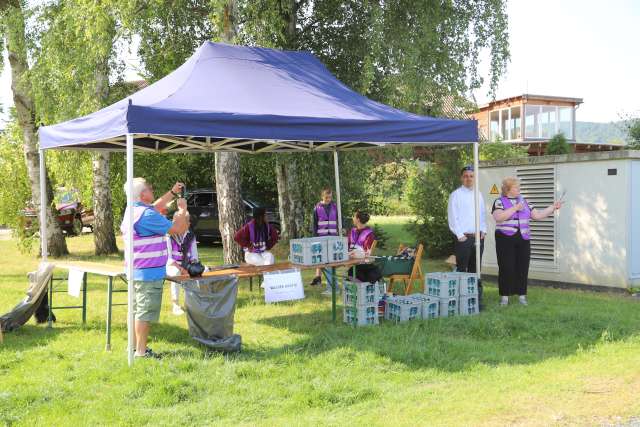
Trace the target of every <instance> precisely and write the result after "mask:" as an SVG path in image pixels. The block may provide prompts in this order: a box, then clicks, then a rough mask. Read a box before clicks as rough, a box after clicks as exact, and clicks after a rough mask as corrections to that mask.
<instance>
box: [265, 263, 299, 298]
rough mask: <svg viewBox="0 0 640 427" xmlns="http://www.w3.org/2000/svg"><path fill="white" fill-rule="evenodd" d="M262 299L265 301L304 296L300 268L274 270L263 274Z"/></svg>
mask: <svg viewBox="0 0 640 427" xmlns="http://www.w3.org/2000/svg"><path fill="white" fill-rule="evenodd" d="M263 277H264V282H263V283H262V287H263V288H264V301H265V302H267V303H271V302H280V301H293V300H299V299H303V298H304V286H303V285H302V274H301V273H300V270H285V271H274V272H273V273H265V274H264V275H263Z"/></svg>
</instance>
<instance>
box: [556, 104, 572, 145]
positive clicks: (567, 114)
mask: <svg viewBox="0 0 640 427" xmlns="http://www.w3.org/2000/svg"><path fill="white" fill-rule="evenodd" d="M572 116H573V108H571V107H558V133H560V132H562V133H563V134H564V136H565V137H566V138H567V139H573V118H572Z"/></svg>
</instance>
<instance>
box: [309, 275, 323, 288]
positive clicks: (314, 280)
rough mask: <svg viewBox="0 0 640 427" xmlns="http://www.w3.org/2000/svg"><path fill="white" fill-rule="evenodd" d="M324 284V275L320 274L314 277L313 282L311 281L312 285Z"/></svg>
mask: <svg viewBox="0 0 640 427" xmlns="http://www.w3.org/2000/svg"><path fill="white" fill-rule="evenodd" d="M321 284H322V277H320V276H316V277H314V278H313V280H312V281H311V283H309V285H310V286H318V285H321Z"/></svg>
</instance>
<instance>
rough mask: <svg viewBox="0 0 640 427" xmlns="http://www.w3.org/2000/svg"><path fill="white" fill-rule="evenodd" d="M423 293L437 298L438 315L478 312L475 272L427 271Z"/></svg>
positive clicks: (464, 314)
mask: <svg viewBox="0 0 640 427" xmlns="http://www.w3.org/2000/svg"><path fill="white" fill-rule="evenodd" d="M425 294H426V295H427V296H428V297H429V298H433V299H435V298H437V299H438V302H439V306H440V307H439V314H440V317H451V316H457V315H462V316H469V315H472V314H478V313H479V309H480V301H479V297H478V278H477V277H476V275H475V273H429V274H427V277H426V279H425Z"/></svg>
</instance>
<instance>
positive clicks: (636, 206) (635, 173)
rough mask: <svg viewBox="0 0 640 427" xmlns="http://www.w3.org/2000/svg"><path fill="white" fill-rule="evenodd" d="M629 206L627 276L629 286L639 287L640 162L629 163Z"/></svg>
mask: <svg viewBox="0 0 640 427" xmlns="http://www.w3.org/2000/svg"><path fill="white" fill-rule="evenodd" d="M630 167H631V176H630V181H629V185H630V187H631V206H630V208H629V214H628V216H627V218H628V222H629V223H630V230H631V231H630V233H629V249H630V250H629V273H630V274H629V276H630V277H631V285H632V286H634V287H638V286H640V160H633V161H631V166H630Z"/></svg>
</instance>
